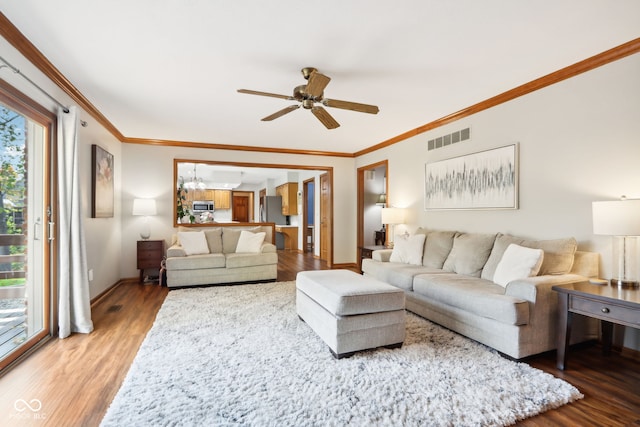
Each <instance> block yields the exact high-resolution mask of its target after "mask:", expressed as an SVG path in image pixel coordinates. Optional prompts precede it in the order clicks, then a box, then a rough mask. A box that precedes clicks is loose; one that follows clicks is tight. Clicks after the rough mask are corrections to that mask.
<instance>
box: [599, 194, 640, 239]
mask: <svg viewBox="0 0 640 427" xmlns="http://www.w3.org/2000/svg"><path fill="white" fill-rule="evenodd" d="M592 209H593V234H604V235H607V236H640V199H634V200H615V201H610V202H593V204H592Z"/></svg>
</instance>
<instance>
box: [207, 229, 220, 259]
mask: <svg viewBox="0 0 640 427" xmlns="http://www.w3.org/2000/svg"><path fill="white" fill-rule="evenodd" d="M204 236H205V237H206V238H207V245H209V252H211V253H212V254H221V253H222V228H221V227H216V228H206V229H205V230H204Z"/></svg>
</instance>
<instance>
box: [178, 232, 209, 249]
mask: <svg viewBox="0 0 640 427" xmlns="http://www.w3.org/2000/svg"><path fill="white" fill-rule="evenodd" d="M178 241H179V242H180V245H181V246H182V249H184V252H185V253H186V254H187V255H198V254H208V253H209V246H207V238H206V237H205V236H204V232H202V231H179V232H178Z"/></svg>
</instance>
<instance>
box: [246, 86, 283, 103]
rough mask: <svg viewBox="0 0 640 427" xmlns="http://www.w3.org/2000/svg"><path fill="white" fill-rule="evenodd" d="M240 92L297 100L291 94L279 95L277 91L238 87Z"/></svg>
mask: <svg viewBox="0 0 640 427" xmlns="http://www.w3.org/2000/svg"><path fill="white" fill-rule="evenodd" d="M238 92H239V93H246V94H248V95H260V96H270V97H272V98H280V99H286V100H288V101H293V100H295V98H294V97H293V96H289V95H279V94H277V93H269V92H260V91H257V90H249V89H238Z"/></svg>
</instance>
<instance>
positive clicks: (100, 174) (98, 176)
mask: <svg viewBox="0 0 640 427" xmlns="http://www.w3.org/2000/svg"><path fill="white" fill-rule="evenodd" d="M111 217H113V154H111V153H109V152H108V151H106V150H105V149H103V148H102V147H100V146H98V145H95V144H93V145H92V146H91V218H111Z"/></svg>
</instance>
